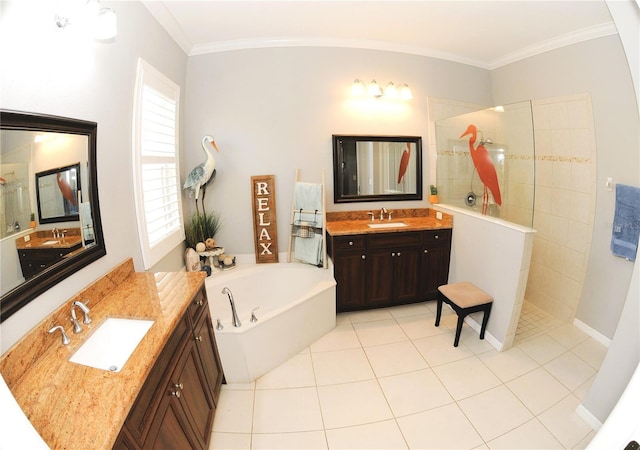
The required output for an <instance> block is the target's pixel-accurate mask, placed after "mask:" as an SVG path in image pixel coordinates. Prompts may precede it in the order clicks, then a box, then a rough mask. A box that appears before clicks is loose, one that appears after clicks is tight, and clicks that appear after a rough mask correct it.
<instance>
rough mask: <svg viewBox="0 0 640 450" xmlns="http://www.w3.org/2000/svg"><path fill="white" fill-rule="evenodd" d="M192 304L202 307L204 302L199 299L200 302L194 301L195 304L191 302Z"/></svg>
mask: <svg viewBox="0 0 640 450" xmlns="http://www.w3.org/2000/svg"><path fill="white" fill-rule="evenodd" d="M193 303H194V304H196V305H198V306H202V305H204V300H202V299H200V300H196V301H195V302H193Z"/></svg>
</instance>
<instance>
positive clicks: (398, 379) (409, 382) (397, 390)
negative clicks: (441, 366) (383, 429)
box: [378, 369, 453, 417]
mask: <svg viewBox="0 0 640 450" xmlns="http://www.w3.org/2000/svg"><path fill="white" fill-rule="evenodd" d="M378 382H379V383H380V386H381V387H382V392H384V395H385V397H386V398H387V401H388V402H389V405H390V406H391V410H392V411H393V415H394V416H395V417H401V416H407V415H409V414H415V413H418V412H421V411H427V410H429V409H433V408H437V407H439V406H442V405H446V404H448V403H451V402H453V398H452V397H451V395H449V392H447V390H446V389H445V387H444V385H443V384H442V383H441V382H440V380H438V377H436V376H435V374H434V373H433V371H432V370H431V369H425V370H419V371H417V372H411V373H404V374H401V375H394V376H390V377H384V378H379V379H378Z"/></svg>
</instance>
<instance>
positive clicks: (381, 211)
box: [380, 208, 387, 220]
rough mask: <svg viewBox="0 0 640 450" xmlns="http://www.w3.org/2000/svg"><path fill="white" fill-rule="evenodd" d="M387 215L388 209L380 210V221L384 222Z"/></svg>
mask: <svg viewBox="0 0 640 450" xmlns="http://www.w3.org/2000/svg"><path fill="white" fill-rule="evenodd" d="M386 213H387V208H382V209H380V220H384V215H385V214H386Z"/></svg>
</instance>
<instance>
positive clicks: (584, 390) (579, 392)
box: [573, 372, 598, 402]
mask: <svg viewBox="0 0 640 450" xmlns="http://www.w3.org/2000/svg"><path fill="white" fill-rule="evenodd" d="M597 375H598V373H597V372H596V373H595V375H594V376H592V377H591V378H589V379H588V380H587V381H585V382H584V383H582V384H581V385H580V387H579V388H578V389H575V390H574V391H573V395H575V396H576V397H578V398H579V399H580V401H581V402H582V401H584V399H585V398H586V397H587V394H588V393H589V390H590V389H591V385H592V384H593V381H594V380H595V379H596V376H597Z"/></svg>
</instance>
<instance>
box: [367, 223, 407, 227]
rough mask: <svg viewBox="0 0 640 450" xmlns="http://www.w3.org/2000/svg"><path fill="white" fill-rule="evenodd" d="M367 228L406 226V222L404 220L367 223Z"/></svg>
mask: <svg viewBox="0 0 640 450" xmlns="http://www.w3.org/2000/svg"><path fill="white" fill-rule="evenodd" d="M367 225H369V228H399V227H406V226H407V224H406V223H404V222H380V223H369V224H367Z"/></svg>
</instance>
